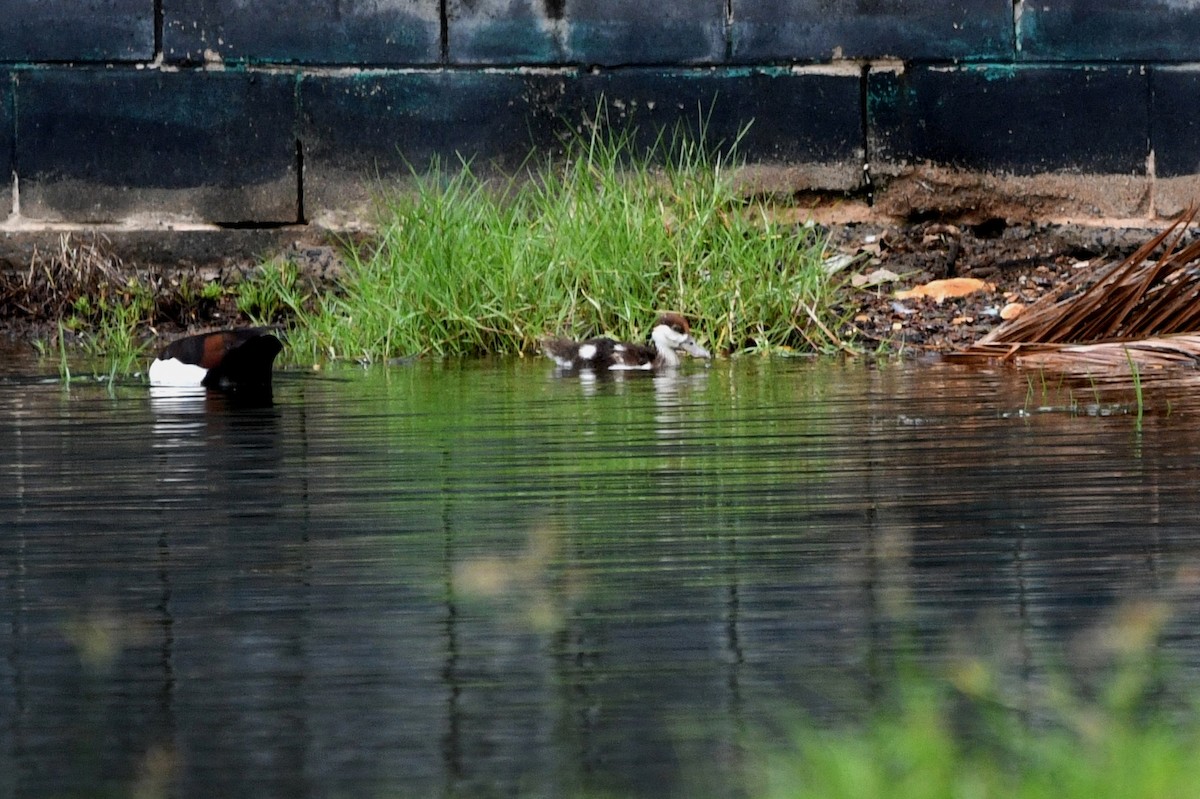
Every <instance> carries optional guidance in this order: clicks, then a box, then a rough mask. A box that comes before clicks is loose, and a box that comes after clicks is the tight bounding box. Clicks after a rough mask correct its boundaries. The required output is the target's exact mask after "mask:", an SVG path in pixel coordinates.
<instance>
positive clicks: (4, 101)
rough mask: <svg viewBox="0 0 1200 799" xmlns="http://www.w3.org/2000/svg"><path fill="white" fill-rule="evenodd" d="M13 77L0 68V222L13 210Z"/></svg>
mask: <svg viewBox="0 0 1200 799" xmlns="http://www.w3.org/2000/svg"><path fill="white" fill-rule="evenodd" d="M15 123H16V120H15V115H14V113H13V77H12V73H10V72H6V71H3V70H0V222H3V221H4V220H5V219H7V218H8V217H9V216H11V215H12V212H13V193H12V174H13V148H12V142H13V132H14V131H13V125H14V124H15Z"/></svg>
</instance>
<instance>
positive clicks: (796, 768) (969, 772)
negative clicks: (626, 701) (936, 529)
mask: <svg viewBox="0 0 1200 799" xmlns="http://www.w3.org/2000/svg"><path fill="white" fill-rule="evenodd" d="M1130 611H1131V612H1126V613H1123V614H1122V618H1121V619H1120V622H1119V624H1117V625H1113V626H1112V627H1111V628H1109V629H1105V630H1103V631H1102V636H1096V637H1095V639H1094V640H1093V642H1092V644H1090V645H1089V646H1090V647H1091V648H1093V649H1094V650H1095V651H1093V652H1091V655H1090V657H1091V658H1092V659H1094V660H1095V661H1096V662H1097V663H1099V664H1101V665H1099V666H1097V665H1092V666H1089V667H1087V668H1085V669H1084V673H1085V674H1090V677H1085V678H1084V679H1082V680H1075V679H1072V678H1071V677H1069V676H1067V675H1066V674H1065V673H1058V674H1050V675H1045V676H1044V677H1043V678H1042V679H1034V680H1033V681H1032V682H1026V681H1025V680H1017V681H1016V682H1013V681H1012V680H1011V679H1010V680H1009V681H1008V683H1009V684H1007V685H1006V684H1005V683H1006V680H1005V678H1003V677H1002V676H1000V674H999V673H998V672H997V671H996V669H994V668H992V667H989V666H988V665H986V664H985V663H983V662H982V661H981V660H979V659H976V658H967V659H964V660H960V661H958V662H957V663H956V664H955V665H953V666H952V667H951V668H950V669H949V670H948V672H947V674H946V676H945V678H944V679H938V678H934V677H928V676H924V677H919V676H913V675H912V674H908V675H906V676H904V677H901V678H899V680H898V685H899V687H898V689H897V690H896V692H895V693H894V694H893V695H892V698H891V699H890V700H889V701H887V702H885V703H884V704H883V706H882V707H881V709H879V710H877V711H875V712H873V713H871V714H869V717H868V718H866V719H863V720H860V721H858V722H856V723H853V724H839V725H836V726H832V725H807V726H805V727H804V728H803V729H802V730H801V731H800V732H798V733H797V734H796V735H795V744H794V746H792V747H790V748H787V749H785V750H774V751H772V752H771V754H769V755H767V756H766V757H765V758H764V759H763V762H762V767H761V770H760V772H759V773H760V774H761V775H762V778H763V784H762V785H761V786H758V787H756V788H755V790H754V791H753V792H752V793H753V794H754V795H757V796H761V797H764V799H958V798H959V797H971V799H1158V797H1184V796H1200V770H1198V769H1196V767H1195V764H1196V763H1197V762H1198V760H1200V717H1198V716H1197V707H1196V705H1195V702H1194V697H1195V694H1194V692H1193V691H1192V690H1191V688H1189V686H1188V685H1187V684H1185V680H1184V679H1182V678H1181V675H1178V674H1176V673H1174V670H1173V669H1170V668H1166V667H1165V665H1164V664H1163V663H1162V662H1161V656H1159V655H1156V654H1155V649H1154V647H1156V646H1157V643H1156V642H1157V641H1158V637H1159V636H1160V635H1161V631H1162V629H1163V627H1162V624H1163V620H1164V619H1165V618H1166V615H1165V613H1163V612H1161V611H1162V609H1161V608H1158V607H1156V606H1154V605H1137V606H1134V607H1132V608H1130ZM1079 651H1081V652H1082V651H1085V649H1084V648H1083V647H1080V650H1079ZM1010 677H1011V675H1010Z"/></svg>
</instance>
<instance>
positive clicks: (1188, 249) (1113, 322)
mask: <svg viewBox="0 0 1200 799" xmlns="http://www.w3.org/2000/svg"><path fill="white" fill-rule="evenodd" d="M1196 214H1197V208H1195V207H1193V208H1191V209H1190V210H1189V211H1188V212H1187V213H1186V214H1184V215H1183V216H1182V217H1181V218H1180V219H1178V220H1176V221H1175V222H1174V223H1173V224H1171V225H1170V226H1169V227H1168V228H1166V229H1165V230H1163V231H1162V232H1161V233H1159V234H1158V235H1156V236H1154V237H1153V238H1152V239H1150V240H1149V241H1147V242H1146V243H1145V244H1144V245H1142V246H1141V247H1140V248H1138V250H1137V251H1136V252H1134V253H1133V254H1132V255H1130V256H1129V257H1128V258H1126V259H1125V260H1123V261H1121V262H1119V263H1117V264H1115V265H1113V266H1110V267H1109V268H1108V269H1104V270H1101V271H1100V272H1099V273H1098V274H1097V273H1089V274H1086V275H1083V276H1080V277H1079V278H1078V279H1076V280H1075V281H1072V282H1070V283H1067V284H1065V285H1064V286H1062V287H1061V288H1060V289H1058V290H1057V291H1055V292H1052V293H1051V294H1048V295H1046V296H1045V297H1042V298H1041V299H1040V300H1038V301H1037V302H1035V303H1034V304H1033V305H1031V306H1030V307H1029V308H1027V309H1026V310H1025V312H1024V313H1022V314H1021V315H1020V316H1019V317H1017V318H1016V319H1013V320H1010V321H1008V322H1005V323H1004V324H1002V325H1000V326H999V327H997V328H996V329H995V330H993V331H992V332H991V333H989V334H988V335H986V336H984V337H983V338H982V339H980V340H979V341H977V342H976V343H975V344H972V345H971V346H969V347H967V348H966V349H965V350H962V351H960V352H958V353H955V356H956V357H966V358H971V357H985V358H1001V359H1004V360H1012V361H1014V362H1018V363H1020V364H1022V365H1026V366H1035V367H1039V368H1043V369H1048V370H1053V371H1062V372H1086V373H1089V374H1090V373H1093V372H1097V371H1099V372H1106V373H1110V374H1111V373H1114V372H1118V373H1124V374H1128V373H1129V371H1130V366H1131V364H1135V365H1136V366H1137V367H1138V368H1139V369H1144V368H1150V369H1163V368H1168V367H1177V366H1184V365H1186V366H1189V367H1195V366H1196V365H1197V364H1198V363H1200V240H1198V241H1194V242H1192V243H1190V244H1188V245H1186V246H1183V247H1181V246H1180V242H1181V241H1182V239H1183V236H1184V234H1185V233H1186V232H1187V229H1188V227H1189V225H1190V224H1191V223H1192V221H1193V219H1195V217H1196ZM1160 248H1161V249H1162V254H1161V255H1160V256H1159V257H1158V258H1157V259H1153V260H1152V256H1153V255H1154V253H1155V252H1157V251H1158V250H1159V249H1160Z"/></svg>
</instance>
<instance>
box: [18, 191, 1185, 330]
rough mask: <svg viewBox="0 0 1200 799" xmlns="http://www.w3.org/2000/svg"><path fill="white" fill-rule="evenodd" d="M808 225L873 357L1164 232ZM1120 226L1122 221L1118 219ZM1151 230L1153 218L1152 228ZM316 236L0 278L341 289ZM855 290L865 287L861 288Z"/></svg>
mask: <svg viewBox="0 0 1200 799" xmlns="http://www.w3.org/2000/svg"><path fill="white" fill-rule="evenodd" d="M792 213H794V216H795V218H796V219H797V221H798V222H799V221H800V220H805V221H807V223H808V224H814V223H813V222H812V221H811V220H813V219H814V218H815V219H816V220H817V221H816V222H815V224H817V225H818V226H819V227H820V228H821V230H822V232H823V233H824V234H825V235H826V236H828V239H829V247H828V252H827V256H828V259H829V260H828V264H829V265H830V268H835V267H840V268H839V269H838V272H837V274H838V275H839V276H840V277H843V278H845V280H846V283H847V286H846V289H845V291H844V292H843V294H842V297H841V300H840V301H839V303H838V306H837V307H836V308H835V310H836V311H837V312H838V313H839V315H840V316H841V317H842V318H843V320H844V321H843V324H842V326H841V327H840V329H839V330H838V331H836V332H837V333H838V335H839V336H840V337H842V338H843V339H844V340H846V341H847V342H848V343H849V344H851V345H853V346H857V347H860V348H862V349H863V350H864V351H866V352H873V351H880V352H887V353H897V352H902V353H919V352H929V351H933V352H947V351H952V350H955V349H958V348H961V347H963V346H966V345H968V344H970V343H972V342H974V341H976V340H977V339H979V338H980V337H982V336H983V335H985V334H986V333H987V332H989V331H990V330H991V329H992V328H994V327H995V326H996V325H997V324H999V323H1000V321H1001V317H1000V313H1001V311H1002V310H1003V309H1005V307H1006V306H1008V307H1010V308H1012V307H1016V306H1015V305H1014V303H1015V304H1028V303H1030V302H1032V301H1034V300H1036V299H1037V298H1038V297H1040V296H1042V295H1043V294H1045V293H1046V292H1047V291H1051V290H1053V289H1054V288H1056V287H1058V286H1059V285H1061V284H1062V282H1063V281H1065V280H1068V279H1071V278H1073V277H1075V276H1077V275H1078V274H1079V273H1080V270H1083V269H1087V268H1090V267H1094V266H1097V265H1101V264H1107V263H1111V262H1114V261H1119V260H1120V259H1121V258H1123V257H1124V256H1126V255H1128V254H1129V253H1131V252H1133V251H1134V250H1135V249H1137V247H1138V246H1140V245H1141V244H1142V243H1144V242H1145V241H1146V240H1147V239H1149V238H1151V237H1152V236H1153V234H1154V233H1155V232H1156V231H1157V230H1158V229H1161V227H1162V225H1160V226H1158V227H1150V226H1148V225H1146V224H1138V225H1133V224H1111V225H1103V224H1096V223H1095V220H1086V221H1084V222H1061V223H1060V222H1044V223H1037V222H1020V223H1014V224H1009V223H1006V222H1005V221H1003V220H1001V219H996V218H991V219H985V220H983V221H981V222H978V223H975V224H954V223H949V222H944V221H917V222H906V221H896V220H889V219H873V218H852V217H854V216H855V215H854V214H847V213H845V212H841V213H839V212H838V210H837V209H836V208H834V209H830V208H826V209H821V210H817V211H813V210H811V209H802V208H798V207H797V208H795V209H794V210H793V212H792ZM1114 222H1115V220H1114ZM1143 222H1144V220H1143ZM349 235H354V234H353V233H342V234H331V233H322V232H320V231H313V230H311V229H307V228H280V229H273V230H237V229H220V230H185V231H166V230H163V231H144V230H140V231H103V230H92V231H86V230H81V231H68V232H64V231H37V232H30V233H25V234H15V233H11V232H9V233H6V234H4V235H3V236H0V271H4V272H6V273H7V274H8V275H10V276H11V275H16V274H21V273H22V270H23V271H24V272H28V271H29V269H30V267H31V263H36V259H37V257H39V256H40V257H43V258H44V257H46V256H48V255H52V254H53V253H54V252H55V251H56V249H61V247H62V246H63V243H64V241H66V242H67V243H69V244H71V245H72V246H87V245H91V246H94V248H95V249H96V250H97V251H99V252H102V253H105V254H106V255H107V257H110V258H111V259H112V262H111V266H112V268H113V269H115V270H116V271H117V272H119V273H128V274H129V275H152V276H153V279H154V280H157V281H158V283H156V284H155V285H162V286H164V287H169V286H178V284H179V283H180V282H181V281H185V280H187V279H192V280H195V281H200V282H211V281H216V282H218V283H220V284H221V285H223V286H233V285H236V283H237V282H238V281H240V280H241V279H242V278H243V277H244V276H245V275H246V274H248V273H249V272H250V271H251V270H253V269H255V268H256V267H257V266H258V264H260V263H261V262H262V261H263V259H264V258H265V257H268V256H271V255H278V256H281V257H285V258H288V259H290V260H292V261H293V262H294V263H296V264H297V265H298V266H299V267H300V274H301V277H302V279H304V280H305V281H306V282H308V283H309V284H311V285H312V286H313V287H314V288H315V289H318V290H319V289H321V288H326V287H329V286H331V285H332V284H333V281H334V280H335V279H336V277H337V275H338V272H339V270H340V267H341V261H340V257H339V255H338V247H337V241H336V239H337V238H339V237H340V238H345V237H346V236H349ZM946 278H977V279H980V280H982V281H983V282H984V284H985V287H984V288H983V289H982V290H980V291H978V292H976V293H973V294H970V295H968V296H964V297H957V298H946V299H943V300H941V301H940V302H939V301H937V300H935V299H928V298H922V299H899V298H897V296H896V293H897V292H898V291H901V290H904V289H908V288H912V287H914V286H920V285H923V284H926V283H928V282H929V281H932V280H940V279H946ZM851 283H854V284H858V285H853V286H852V285H851ZM4 300H5V297H4V296H3V286H2V285H0V313H2V314H3V316H2V317H0V335H4V336H5V337H6V338H8V339H9V340H10V341H16V342H33V341H35V340H38V339H45V338H47V337H48V336H49V335H51V334H54V333H55V332H56V330H57V318H38V317H37V315H36V314H32V315H28V314H23V313H19V312H14V311H13V309H12V308H11V307H10V306H6V304H5V302H4ZM171 317H172V319H170V320H169V321H168V322H165V323H164V324H162V325H159V326H156V328H155V329H154V330H153V331H152V332H153V333H156V334H159V335H164V336H165V335H170V334H175V333H179V332H182V331H187V330H199V329H211V328H214V327H220V326H228V325H236V324H245V323H247V322H248V320H247V319H246V318H245V317H244V316H243V315H241V314H240V313H239V312H238V310H237V307H236V302H235V301H234V299H233V298H232V294H231V293H227V294H226V296H224V297H222V298H221V299H220V300H218V301H203V302H202V301H199V300H198V301H197V302H196V304H195V307H191V308H187V307H178V308H174V310H173V312H172V314H171Z"/></svg>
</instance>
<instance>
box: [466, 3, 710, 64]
mask: <svg viewBox="0 0 1200 799" xmlns="http://www.w3.org/2000/svg"><path fill="white" fill-rule="evenodd" d="M446 9H447V18H448V40H449V43H448V50H449V55H450V60H451V62H453V63H494V64H531V63H535V64H545V63H560V64H589V65H590V64H599V65H618V64H704V63H718V62H720V61H723V60H724V58H725V3H724V0H691V1H690V2H671V3H657V4H656V3H646V2H643V1H642V0H569V1H568V0H447V5H446Z"/></svg>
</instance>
